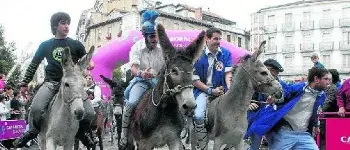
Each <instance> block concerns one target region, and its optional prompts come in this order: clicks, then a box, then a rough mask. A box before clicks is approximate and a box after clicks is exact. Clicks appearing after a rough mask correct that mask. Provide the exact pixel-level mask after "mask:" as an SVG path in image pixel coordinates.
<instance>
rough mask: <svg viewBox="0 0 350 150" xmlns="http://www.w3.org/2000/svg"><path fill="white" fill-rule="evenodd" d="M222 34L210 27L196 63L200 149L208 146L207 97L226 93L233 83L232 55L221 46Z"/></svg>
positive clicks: (197, 135)
mask: <svg viewBox="0 0 350 150" xmlns="http://www.w3.org/2000/svg"><path fill="white" fill-rule="evenodd" d="M221 36H222V33H221V31H220V29H217V28H209V29H208V30H207V31H206V47H205V48H204V51H203V53H202V55H201V57H200V58H199V59H198V61H197V62H196V63H195V64H194V73H193V86H194V87H195V88H194V95H195V98H196V104H197V107H196V109H195V111H194V124H195V136H196V139H197V145H198V146H199V148H200V149H204V148H205V147H206V146H207V143H206V141H205V140H203V139H205V138H206V136H207V131H206V128H205V113H206V108H207V98H208V97H211V98H214V97H217V96H220V95H222V94H224V93H225V91H227V90H228V89H229V88H230V87H229V86H230V85H231V77H232V72H231V71H232V56H231V53H230V51H228V50H227V49H224V48H223V47H220V40H221ZM211 98H210V99H211Z"/></svg>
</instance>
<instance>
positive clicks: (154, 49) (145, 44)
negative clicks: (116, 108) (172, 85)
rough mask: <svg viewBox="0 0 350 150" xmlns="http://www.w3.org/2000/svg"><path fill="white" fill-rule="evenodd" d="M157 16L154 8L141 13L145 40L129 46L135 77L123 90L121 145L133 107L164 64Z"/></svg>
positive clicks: (153, 83)
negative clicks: (156, 31)
mask: <svg viewBox="0 0 350 150" xmlns="http://www.w3.org/2000/svg"><path fill="white" fill-rule="evenodd" d="M158 16H159V13H158V12H156V11H154V10H147V11H145V12H144V13H143V14H142V17H143V20H142V29H141V32H142V35H143V37H144V38H145V41H141V40H140V41H138V42H137V43H135V44H134V45H133V46H132V47H131V51H130V56H129V57H130V62H129V64H130V65H131V73H132V75H133V76H135V77H134V78H133V79H132V80H131V81H130V83H129V86H128V87H127V88H126V90H125V91H124V96H125V98H126V99H125V105H124V109H123V119H122V122H123V123H122V133H121V141H120V145H121V146H125V145H126V143H127V134H128V127H129V124H130V116H131V113H132V111H133V109H134V108H135V107H136V105H137V104H138V102H139V100H140V98H141V96H142V95H143V93H144V92H146V91H147V90H148V89H150V88H152V87H154V86H155V84H156V82H157V79H156V77H155V75H156V74H158V72H159V71H160V69H161V68H162V66H163V65H164V64H165V61H164V58H163V52H162V50H161V49H160V46H159V44H158V40H157V35H156V33H155V19H156V18H157V17H158ZM129 93H132V94H129Z"/></svg>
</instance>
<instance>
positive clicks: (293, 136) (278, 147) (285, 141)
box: [267, 128, 318, 150]
mask: <svg viewBox="0 0 350 150" xmlns="http://www.w3.org/2000/svg"><path fill="white" fill-rule="evenodd" d="M267 138H268V141H269V149H270V150H290V149H291V150H318V147H317V145H316V141H315V140H314V138H313V137H312V135H311V134H310V133H309V132H306V131H293V130H291V129H285V128H281V129H280V130H279V131H277V132H272V133H270V134H269V135H268V136H267Z"/></svg>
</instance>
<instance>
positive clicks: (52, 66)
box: [13, 12, 95, 147]
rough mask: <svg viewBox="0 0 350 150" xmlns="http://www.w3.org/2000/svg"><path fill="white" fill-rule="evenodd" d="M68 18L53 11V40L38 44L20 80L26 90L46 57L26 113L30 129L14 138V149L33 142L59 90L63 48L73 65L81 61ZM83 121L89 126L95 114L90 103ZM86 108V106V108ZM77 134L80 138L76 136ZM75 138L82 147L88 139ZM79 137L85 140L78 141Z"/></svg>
mask: <svg viewBox="0 0 350 150" xmlns="http://www.w3.org/2000/svg"><path fill="white" fill-rule="evenodd" d="M70 21H71V18H70V16H69V15H68V14H67V13H65V12H57V13H55V14H53V15H52V16H51V20H50V23H51V32H52V34H53V35H54V38H51V39H49V40H47V41H44V42H42V43H41V44H40V46H39V48H38V50H37V51H36V53H35V55H34V58H33V59H32V61H31V63H30V65H29V67H28V69H27V70H26V73H25V76H24V79H23V80H22V81H21V84H20V86H21V87H27V85H28V83H29V82H30V81H31V80H32V79H33V76H34V74H35V72H36V70H37V68H38V66H39V64H40V63H41V62H42V60H43V59H44V58H46V60H47V63H48V65H47V66H46V68H45V75H46V76H45V79H44V83H43V85H42V86H41V87H40V89H39V90H38V91H37V93H36V95H35V96H34V98H33V102H32V105H31V110H30V116H31V117H30V119H29V127H30V129H29V130H28V131H27V132H26V133H25V134H24V135H23V136H22V137H21V138H19V139H17V140H16V141H15V142H14V143H13V145H14V146H15V147H23V146H24V145H25V144H26V143H27V142H28V141H30V140H32V139H34V138H35V137H36V136H37V135H38V134H39V132H40V125H41V123H42V116H43V115H44V113H45V112H46V110H47V109H48V105H49V104H50V102H51V100H52V99H53V97H54V95H55V94H56V93H57V92H58V90H59V87H60V85H61V84H60V81H61V79H62V76H63V71H62V66H61V64H60V62H61V56H62V51H63V49H64V47H69V48H70V50H71V55H72V59H73V62H74V63H77V61H78V60H79V59H80V58H82V57H83V56H84V55H85V54H86V51H85V48H84V46H83V44H82V43H80V42H79V41H77V40H73V39H71V38H69V37H67V36H68V32H69V24H70ZM85 103H86V101H85V102H84V107H85V115H84V119H83V120H81V122H80V123H82V122H84V124H85V123H88V124H90V122H91V120H92V119H93V117H94V115H95V112H94V111H93V109H92V108H87V107H92V106H91V105H90V104H85ZM89 105H90V106H89ZM78 135H81V136H78ZM77 137H81V138H80V140H82V142H83V143H84V144H93V143H91V142H90V143H86V142H87V141H91V140H89V138H88V137H89V136H86V135H84V132H78V133H77ZM82 137H85V138H84V139H82Z"/></svg>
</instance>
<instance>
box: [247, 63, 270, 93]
mask: <svg viewBox="0 0 350 150" xmlns="http://www.w3.org/2000/svg"><path fill="white" fill-rule="evenodd" d="M242 68H243V70H244V71H245V72H246V74H247V75H248V76H249V77H250V78H251V79H252V80H253V82H254V83H255V84H256V85H257V88H258V89H260V87H261V86H262V85H271V84H272V82H273V81H274V79H268V80H267V81H258V80H256V79H255V78H254V77H253V76H252V75H251V74H250V73H249V72H248V70H247V69H246V68H245V67H244V66H243V65H242Z"/></svg>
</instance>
